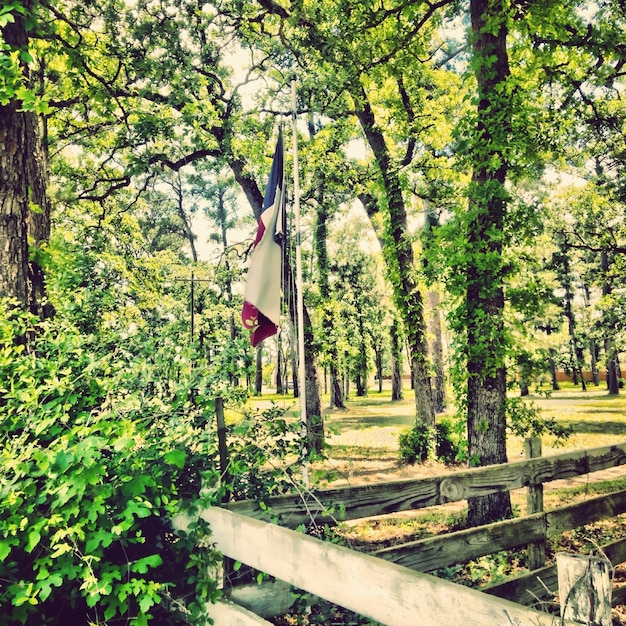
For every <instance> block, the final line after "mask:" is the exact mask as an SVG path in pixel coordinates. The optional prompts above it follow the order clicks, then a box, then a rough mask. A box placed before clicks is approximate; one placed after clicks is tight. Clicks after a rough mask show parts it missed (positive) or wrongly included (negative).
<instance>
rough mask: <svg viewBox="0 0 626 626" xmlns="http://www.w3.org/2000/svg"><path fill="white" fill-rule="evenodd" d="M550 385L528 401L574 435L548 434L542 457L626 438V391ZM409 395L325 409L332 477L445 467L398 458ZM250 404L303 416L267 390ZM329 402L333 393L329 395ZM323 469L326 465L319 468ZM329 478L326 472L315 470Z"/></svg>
mask: <svg viewBox="0 0 626 626" xmlns="http://www.w3.org/2000/svg"><path fill="white" fill-rule="evenodd" d="M546 391H547V389H546V388H544V389H540V390H539V391H538V392H536V393H534V394H532V395H530V396H528V397H527V398H526V401H527V402H532V403H534V404H535V405H536V406H537V407H539V408H540V409H541V412H542V415H544V416H545V417H546V418H554V419H556V420H557V422H559V423H560V424H563V425H565V426H571V427H572V429H573V434H572V435H571V436H570V438H569V439H568V440H567V441H566V442H565V443H564V445H561V446H559V445H555V442H554V440H553V438H551V437H549V436H546V437H544V438H543V455H544V456H547V455H551V454H558V453H560V452H564V451H568V450H576V449H585V448H595V447H599V446H606V445H611V444H614V443H620V442H624V441H626V392H624V393H622V394H620V395H618V396H609V395H608V394H607V391H606V389H605V388H604V386H603V385H602V386H601V387H599V388H595V387H593V386H589V387H588V390H587V391H586V392H582V391H580V389H579V388H576V387H574V386H573V385H572V384H571V383H564V384H563V385H562V389H561V390H560V391H555V392H550V394H549V395H547V396H546ZM404 396H405V397H404V399H403V400H400V401H396V402H392V400H391V391H390V390H389V389H384V390H383V392H382V393H378V391H377V390H376V391H370V393H369V395H368V396H365V397H361V398H359V397H356V396H351V397H350V399H349V400H348V401H347V402H346V406H347V408H346V409H345V410H337V409H333V410H328V409H326V410H325V426H326V442H327V450H326V453H327V456H328V460H327V462H326V463H325V464H323V465H324V467H326V468H327V469H328V471H329V474H328V476H327V477H326V482H327V483H328V482H329V481H330V480H336V479H339V480H344V481H345V480H348V481H350V480H355V479H358V478H362V479H364V480H365V479H368V478H367V477H368V476H369V480H373V479H374V478H380V479H381V480H384V477H383V474H384V473H386V474H387V475H388V476H389V478H390V479H394V478H402V477H404V476H407V475H410V476H419V475H422V474H428V473H431V474H432V473H434V472H436V471H445V470H446V468H445V467H443V466H442V465H441V464H436V463H434V464H433V463H429V464H427V465H426V466H414V467H408V468H407V467H403V466H401V465H400V464H399V462H398V438H399V436H400V433H402V432H403V431H405V430H407V429H408V428H410V427H411V425H412V424H413V422H414V420H415V406H414V398H413V394H412V391H411V390H410V389H405V391H404ZM251 403H252V404H253V405H255V406H257V407H259V408H263V407H267V406H270V405H271V404H273V403H275V404H278V405H282V406H284V407H285V408H286V410H287V414H288V415H289V416H290V417H292V418H293V419H299V403H298V400H297V399H295V400H294V398H293V397H292V396H284V395H276V394H272V395H270V394H266V395H263V396H261V397H260V398H252V399H251ZM324 404H325V406H326V407H327V406H328V397H324ZM507 453H508V457H509V460H516V459H519V458H520V457H522V456H523V455H524V441H523V438H521V437H516V436H512V435H509V437H508V439H507ZM318 469H321V468H320V467H318ZM316 475H317V476H318V477H319V478H320V479H322V480H324V475H323V472H318V473H317V474H316Z"/></svg>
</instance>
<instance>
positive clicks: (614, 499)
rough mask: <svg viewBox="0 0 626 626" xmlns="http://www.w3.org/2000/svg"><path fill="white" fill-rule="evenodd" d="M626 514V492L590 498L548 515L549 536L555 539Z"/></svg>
mask: <svg viewBox="0 0 626 626" xmlns="http://www.w3.org/2000/svg"><path fill="white" fill-rule="evenodd" d="M622 513H626V490H624V491H617V492H615V493H612V494H608V495H602V496H596V497H594V498H589V499H588V500H585V501H584V502H580V503H579V504H572V505H569V506H564V507H560V508H558V509H554V510H553V511H548V512H547V513H546V520H547V535H548V537H554V536H556V535H560V534H562V533H564V532H565V531H567V530H572V529H574V528H578V527H579V526H584V525H585V524H592V523H593V522H598V521H600V520H603V519H608V518H610V517H615V516H616V515H620V514H622Z"/></svg>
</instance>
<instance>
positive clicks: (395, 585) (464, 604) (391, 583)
mask: <svg viewBox="0 0 626 626" xmlns="http://www.w3.org/2000/svg"><path fill="white" fill-rule="evenodd" d="M200 517H202V518H203V519H204V520H205V521H207V522H209V524H210V525H211V531H212V538H213V540H214V541H215V544H216V546H217V547H218V549H219V550H221V551H222V553H223V554H224V555H226V556H228V557H230V558H233V559H236V560H238V561H241V562H242V563H246V564H247V565H250V566H251V567H254V568H255V569H259V570H261V571H264V572H266V573H268V574H270V575H272V576H276V577H277V578H279V579H280V580H283V581H285V582H287V583H289V584H291V585H294V586H295V587H297V588H298V589H302V590H304V591H308V592H309V593H312V594H314V595H315V596H318V597H320V598H324V599H326V600H328V601H330V602H333V603H335V604H338V605H340V606H343V607H345V608H347V609H349V610H352V611H355V612H356V613H359V614H361V615H363V616H365V617H368V618H370V619H373V620H376V621H377V622H380V623H381V624H385V625H386V626H406V625H407V624H414V623H420V624H429V626H458V624H459V623H465V624H468V625H474V624H475V625H476V626H478V625H480V626H504V625H507V624H516V625H518V626H558V625H559V624H565V625H567V626H573V624H574V623H573V622H568V621H562V620H561V619H560V618H559V617H557V616H554V615H549V614H548V613H543V612H540V611H536V610H533V609H530V608H528V607H524V606H522V605H520V604H516V603H514V602H510V601H508V600H504V599H501V598H497V597H494V596H489V595H487V594H484V593H482V592H480V591H476V590H474V589H470V588H468V587H463V586H460V585H455V584H453V583H451V582H448V581H445V580H441V579H439V578H435V577H434V576H430V575H428V574H422V573H420V572H415V571H413V570H409V569H407V568H404V567H401V566H399V565H395V564H393V563H389V562H387V561H384V560H382V559H379V558H376V557H374V556H370V555H366V554H360V553H358V552H355V551H354V550H350V549H348V548H345V547H343V546H338V545H335V544H332V543H328V542H324V541H320V540H319V539H315V538H313V537H309V536H307V535H303V534H301V533H297V532H295V531H293V530H289V529H287V528H282V527H280V526H277V525H275V524H271V523H267V522H263V521H260V520H256V519H252V518H249V517H247V516H244V515H240V514H238V513H232V512H230V511H226V510H224V509H221V508H217V507H215V508H210V509H205V510H203V511H202V512H200ZM174 523H175V526H176V527H177V528H178V529H179V530H184V528H185V526H186V524H187V523H188V520H186V519H184V518H178V519H176V520H175V521H174ZM210 615H211V617H213V618H214V619H215V623H216V626H234V625H236V624H243V625H247V624H255V625H259V624H266V625H267V624H269V622H267V621H266V620H264V619H263V618H260V617H258V616H255V615H254V614H252V613H250V612H249V611H247V610H245V609H243V608H241V607H238V606H236V605H234V604H229V603H225V602H221V603H219V604H218V606H216V607H212V608H211V609H210Z"/></svg>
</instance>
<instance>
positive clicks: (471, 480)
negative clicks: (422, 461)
mask: <svg viewBox="0 0 626 626" xmlns="http://www.w3.org/2000/svg"><path fill="white" fill-rule="evenodd" d="M624 463H626V443H622V444H616V445H613V446H602V447H599V448H593V449H589V450H575V451H573V452H566V453H563V454H559V455H553V456H548V457H541V458H536V459H528V460H520V461H515V462H511V463H503V464H500V465H490V466H487V467H479V468H473V469H468V470H463V471H460V472H451V473H449V474H445V475H442V476H436V477H429V478H417V479H409V480H399V481H390V482H384V483H377V484H370V485H363V486H359V487H340V488H334V489H324V490H318V491H316V492H314V493H310V494H294V495H287V496H279V497H275V498H268V499H267V500H266V501H265V505H266V507H267V512H266V511H263V510H261V509H260V508H259V505H258V503H256V502H252V501H245V502H235V503H231V504H230V505H229V506H228V508H229V510H231V511H234V512H238V513H241V514H243V515H247V516H249V517H255V518H257V519H263V518H266V519H267V518H268V517H267V516H268V515H271V516H272V519H277V521H278V522H279V523H280V524H281V525H283V526H286V527H288V528H296V527H298V526H300V525H301V524H305V525H306V524H309V523H310V522H311V521H312V520H315V521H316V523H319V524H333V523H334V522H335V521H336V520H338V519H341V520H350V519H358V518H361V517H371V516H375V515H384V514H388V513H395V512H398V511H407V510H415V509H421V508H424V507H429V506H437V505H440V504H445V503H447V502H456V501H460V500H466V499H467V498H470V497H477V496H483V495H487V494H490V493H496V492H501V491H512V490H514V489H520V488H522V487H527V486H529V485H537V484H540V483H546V482H551V481H553V480H558V479H562V478H571V477H573V476H579V475H582V474H587V473H590V472H597V471H600V470H603V469H607V468H609V467H616V466H618V465H623V464H624ZM333 509H334V510H333Z"/></svg>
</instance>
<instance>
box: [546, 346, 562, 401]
mask: <svg viewBox="0 0 626 626" xmlns="http://www.w3.org/2000/svg"><path fill="white" fill-rule="evenodd" d="M548 362H549V363H550V379H551V381H552V391H559V389H561V387H560V386H559V381H558V380H557V377H556V363H555V362H554V350H553V349H552V348H550V351H549V356H548Z"/></svg>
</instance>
